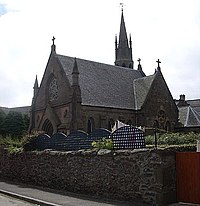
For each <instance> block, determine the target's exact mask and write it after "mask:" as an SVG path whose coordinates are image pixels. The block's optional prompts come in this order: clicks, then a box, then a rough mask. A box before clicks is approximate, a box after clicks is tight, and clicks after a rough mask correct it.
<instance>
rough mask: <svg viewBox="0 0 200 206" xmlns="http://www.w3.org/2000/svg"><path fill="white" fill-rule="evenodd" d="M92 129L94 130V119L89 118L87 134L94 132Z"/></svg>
mask: <svg viewBox="0 0 200 206" xmlns="http://www.w3.org/2000/svg"><path fill="white" fill-rule="evenodd" d="M94 128H95V125H94V119H93V118H92V117H90V118H89V119H88V125H87V133H88V134H90V133H91V132H92V131H93V130H94Z"/></svg>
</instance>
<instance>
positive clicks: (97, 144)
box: [92, 137, 113, 150]
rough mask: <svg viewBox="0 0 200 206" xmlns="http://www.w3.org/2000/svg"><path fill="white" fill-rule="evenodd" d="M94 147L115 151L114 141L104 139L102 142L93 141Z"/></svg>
mask: <svg viewBox="0 0 200 206" xmlns="http://www.w3.org/2000/svg"><path fill="white" fill-rule="evenodd" d="M92 147H94V148H97V149H109V150H113V141H112V140H111V139H107V138H105V137H103V138H102V139H101V140H98V141H93V142H92Z"/></svg>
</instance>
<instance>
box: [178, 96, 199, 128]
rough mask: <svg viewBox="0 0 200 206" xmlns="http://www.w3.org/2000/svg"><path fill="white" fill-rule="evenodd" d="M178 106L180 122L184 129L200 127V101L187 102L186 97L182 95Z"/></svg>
mask: <svg viewBox="0 0 200 206" xmlns="http://www.w3.org/2000/svg"><path fill="white" fill-rule="evenodd" d="M181 97H182V98H181ZM180 101H181V104H180ZM176 104H177V106H178V109H179V120H180V122H181V123H182V124H183V126H184V127H197V126H200V99H194V100H185V96H184V95H181V96H180V100H176Z"/></svg>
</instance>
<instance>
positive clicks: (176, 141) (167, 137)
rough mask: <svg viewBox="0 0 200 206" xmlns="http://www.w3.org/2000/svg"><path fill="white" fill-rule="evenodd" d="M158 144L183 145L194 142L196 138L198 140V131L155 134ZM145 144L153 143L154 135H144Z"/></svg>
mask: <svg viewBox="0 0 200 206" xmlns="http://www.w3.org/2000/svg"><path fill="white" fill-rule="evenodd" d="M156 137H157V144H158V145H184V144H196V142H197V140H200V134H199V133H194V132H190V133H165V134H158V133H157V134H156ZM145 142H146V145H155V136H154V135H148V136H146V137H145Z"/></svg>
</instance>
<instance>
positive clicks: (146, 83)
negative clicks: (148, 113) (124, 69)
mask: <svg viewBox="0 0 200 206" xmlns="http://www.w3.org/2000/svg"><path fill="white" fill-rule="evenodd" d="M154 78H155V74H154V75H150V76H146V77H143V78H139V79H135V80H134V84H133V87H134V96H135V109H141V107H142V105H143V103H144V101H145V99H146V97H147V94H148V92H149V89H150V87H151V84H152V82H153V80H154Z"/></svg>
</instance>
